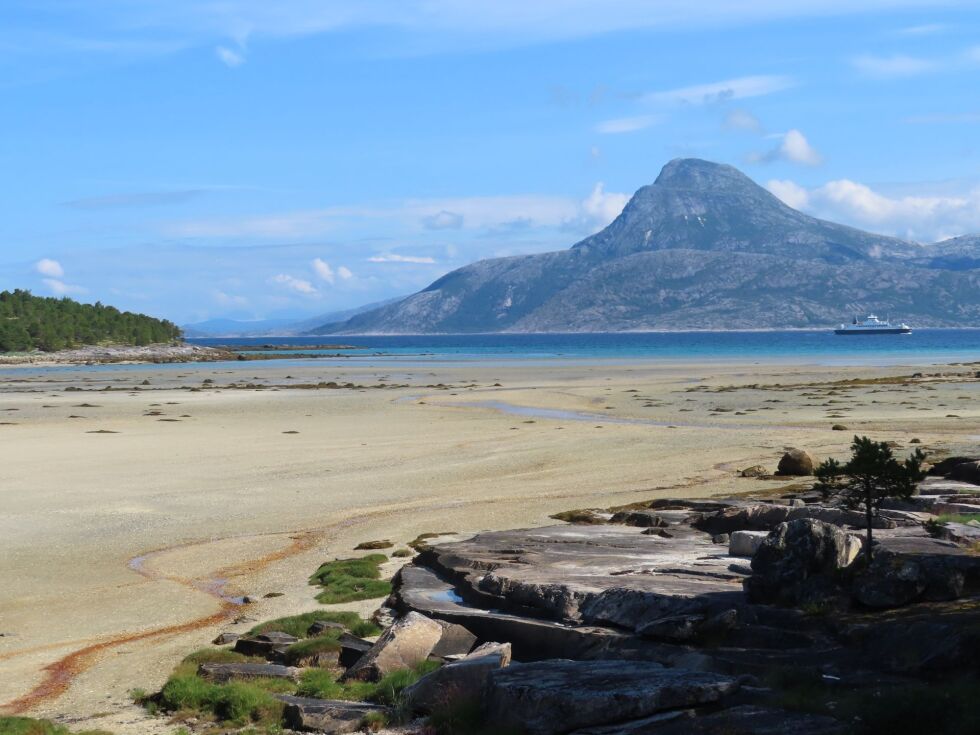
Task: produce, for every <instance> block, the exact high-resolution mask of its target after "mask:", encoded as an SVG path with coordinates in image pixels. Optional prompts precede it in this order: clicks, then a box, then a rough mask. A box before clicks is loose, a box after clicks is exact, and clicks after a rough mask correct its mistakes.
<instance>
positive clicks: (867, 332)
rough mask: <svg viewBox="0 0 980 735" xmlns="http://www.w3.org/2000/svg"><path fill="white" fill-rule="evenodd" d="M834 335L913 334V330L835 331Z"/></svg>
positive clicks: (894, 328)
mask: <svg viewBox="0 0 980 735" xmlns="http://www.w3.org/2000/svg"><path fill="white" fill-rule="evenodd" d="M834 334H848V335H850V334H912V330H911V329H908V328H907V327H906V328H904V329H903V328H902V327H885V328H882V329H877V328H874V329H835V330H834Z"/></svg>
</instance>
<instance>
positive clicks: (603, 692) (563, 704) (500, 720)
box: [486, 661, 738, 735]
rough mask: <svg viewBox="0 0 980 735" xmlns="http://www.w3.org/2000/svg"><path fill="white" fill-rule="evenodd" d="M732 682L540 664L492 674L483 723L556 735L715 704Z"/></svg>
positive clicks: (679, 673)
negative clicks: (671, 710)
mask: <svg viewBox="0 0 980 735" xmlns="http://www.w3.org/2000/svg"><path fill="white" fill-rule="evenodd" d="M737 689H738V682H737V680H736V679H735V678H733V677H727V676H721V675H718V674H711V673H704V672H696V671H684V670H676V669H667V668H664V667H662V666H659V665H657V664H653V663H649V662H644V661H545V662H538V663H529V664H513V665H511V666H508V667H507V668H505V669H498V670H495V671H493V672H491V674H490V676H489V683H488V685H487V693H486V712H487V721H488V722H492V723H494V724H495V725H497V726H500V727H514V728H521V729H523V730H524V731H526V732H527V733H529V735H558V734H559V733H568V732H572V731H574V730H577V729H581V728H585V727H592V726H595V725H605V724H609V723H617V722H626V721H629V720H635V719H639V718H642V717H647V716H649V715H652V714H655V713H657V712H662V711H664V710H670V709H677V708H681V707H692V706H697V705H703V704H708V703H712V702H717V701H718V700H720V699H722V698H723V697H725V696H726V695H729V694H731V693H733V692H735V691H736V690H737Z"/></svg>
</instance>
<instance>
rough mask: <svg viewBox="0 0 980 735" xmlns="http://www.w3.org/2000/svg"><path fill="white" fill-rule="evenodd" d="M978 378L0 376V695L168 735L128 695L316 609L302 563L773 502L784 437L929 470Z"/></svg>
mask: <svg viewBox="0 0 980 735" xmlns="http://www.w3.org/2000/svg"><path fill="white" fill-rule="evenodd" d="M976 371H977V367H976V366H966V365H951V366H936V365H933V366H901V365H896V366H890V367H868V366H863V367H829V366H808V365H791V364H787V363H784V362H780V363H772V364H750V363H738V362H728V363H722V362H712V363H711V364H708V365H704V364H702V365H698V364H690V363H683V362H672V363H656V362H652V361H616V362H615V363H608V364H603V363H600V362H592V363H578V364H572V363H563V362H562V361H560V360H554V361H541V362H537V363H535V364H523V363H520V362H514V363H511V364H501V363H496V364H481V363H471V364H466V365H453V364H435V365H426V366H406V365H399V364H391V365H368V366H359V365H351V364H345V363H343V362H340V363H333V362H329V361H325V360H319V361H316V362H310V363H307V364H302V365H299V366H297V365H296V364H294V363H290V364H288V365H287V364H285V363H280V362H264V363H247V364H242V365H229V364H207V363H198V364H188V365H180V366H178V365H169V366H159V365H141V366H125V367H122V366H112V365H108V366H101V367H100V368H99V369H98V370H92V369H86V368H84V367H79V368H73V367H64V368H58V369H57V370H44V369H41V368H38V369H36V370H34V369H32V368H26V369H25V368H19V369H16V370H12V369H0V460H2V465H3V476H4V477H3V481H2V483H0V579H3V580H4V594H3V596H2V597H0V634H3V635H2V637H0V705H2V706H4V707H5V708H6V709H7V710H8V711H18V712H24V713H29V714H32V715H38V716H47V717H57V718H59V719H64V718H65V717H71V719H72V721H75V722H79V723H80V724H81V725H84V726H85V727H89V728H94V727H100V728H104V729H106V730H110V731H112V732H115V733H154V732H161V733H163V732H170V731H171V730H172V728H171V727H169V726H166V725H165V723H163V722H162V721H160V720H154V719H151V718H148V716H147V715H146V714H145V712H144V711H143V710H142V709H141V708H139V707H137V706H136V705H134V704H132V699H131V697H130V695H129V692H130V690H132V689H134V688H143V689H146V690H154V689H156V688H158V687H159V686H160V685H161V683H162V682H163V681H164V679H165V678H166V676H167V675H168V673H169V672H170V671H171V669H172V668H173V666H174V665H175V664H176V663H177V662H178V661H179V660H181V659H182V658H183V657H184V656H185V655H186V654H187V653H188V652H189V651H191V650H194V649H196V648H199V647H201V646H202V645H204V644H206V643H207V642H209V641H210V640H211V639H212V638H214V637H215V635H217V633H218V632H220V631H224V630H237V629H241V630H247V629H248V628H249V627H250V626H251V625H253V624H254V622H253V621H255V620H266V619H270V618H274V617H280V616H284V615H291V614H296V613H301V612H306V611H308V610H310V609H312V608H313V607H315V605H316V603H315V601H314V597H315V594H316V589H315V588H313V587H311V586H309V585H308V584H307V579H308V577H309V575H310V574H311V573H312V571H313V570H315V569H316V568H317V567H318V566H319V565H320V564H321V563H322V562H324V561H327V560H329V559H333V558H335V557H342V556H349V555H352V554H353V553H354V552H353V549H354V547H355V546H357V545H358V544H360V543H362V542H364V541H369V540H373V539H390V540H391V541H392V542H394V543H395V544H396V545H397V546H398V547H403V546H404V545H405V544H407V543H408V542H409V541H411V540H412V539H415V538H416V537H418V536H419V535H420V534H424V533H431V532H442V531H448V530H452V531H455V532H456V533H457V534H459V535H472V534H474V533H477V532H479V531H484V530H499V529H506V528H513V527H528V526H535V525H545V524H551V523H553V522H554V521H553V520H551V519H549V517H548V516H549V515H550V514H553V513H556V512H561V511H565V510H568V509H569V508H589V507H609V506H614V505H622V504H628V503H631V502H633V501H637V500H647V499H651V498H656V497H672V496H683V497H688V498H695V497H706V496H712V495H720V494H725V495H732V494H739V493H746V492H754V491H757V492H763V491H768V490H771V489H772V488H774V487H778V485H779V483H780V482H781V481H779V480H775V481H774V480H771V479H763V478H744V477H741V476H739V471H740V470H741V469H744V468H747V467H750V466H753V465H763V466H766V467H768V468H770V469H773V468H774V467H775V463H776V461H777V460H778V459H779V457H780V456H781V455H782V453H783V452H784V451H785V450H786V449H787V448H788V447H801V448H805V449H807V450H808V451H810V452H812V453H813V454H814V455H816V456H818V457H820V458H823V457H829V456H835V457H843V456H844V455H846V454H847V451H848V445H849V444H850V441H851V439H852V436H853V435H854V434H855V433H858V434H867V435H869V436H872V437H874V438H875V439H877V440H888V441H893V442H895V443H896V444H897V445H898V447H899V448H898V449H896V451H897V452H899V453H900V452H901V451H902V449H904V448H908V447H909V446H910V441H911V440H912V439H913V438H914V439H918V440H919V442H921V444H919V446H923V447H925V448H926V449H927V451H930V452H932V453H933V454H934V455H941V454H944V453H957V452H962V451H968V450H969V449H970V448H972V449H973V450H974V451H975V450H976V447H977V445H978V444H980V378H978V377H977V372H976ZM835 425H836V426H843V427H846V428H845V429H843V430H841V429H836V430H835V429H834V428H833V427H834V426H835ZM787 484H789V482H788V481H787ZM396 561H397V560H396ZM394 568H395V566H394V564H390V565H389V568H388V569H387V570H386V571H388V572H391V571H393V570H394ZM279 593H281V594H279ZM267 594H275V595H276V596H273V597H265V595H267ZM244 596H249V597H250V598H253V599H254V600H255V602H253V603H252V604H242V598H243V597H244ZM375 606H376V602H366V603H352V604H348V605H345V606H340V607H341V608H346V609H352V610H359V611H369V610H370V609H373V607H375ZM236 620H238V621H239V622H237V623H236V622H235V621H236Z"/></svg>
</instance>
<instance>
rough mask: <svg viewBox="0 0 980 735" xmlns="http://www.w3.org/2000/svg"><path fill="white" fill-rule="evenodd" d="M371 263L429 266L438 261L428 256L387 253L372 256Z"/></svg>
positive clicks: (369, 259) (369, 260)
mask: <svg viewBox="0 0 980 735" xmlns="http://www.w3.org/2000/svg"><path fill="white" fill-rule="evenodd" d="M368 262H369V263H415V264H423V263H424V264H429V263H435V262H436V261H435V260H434V259H432V258H430V257H428V256H421V255H397V254H395V253H387V254H385V255H372V256H371V257H370V258H368Z"/></svg>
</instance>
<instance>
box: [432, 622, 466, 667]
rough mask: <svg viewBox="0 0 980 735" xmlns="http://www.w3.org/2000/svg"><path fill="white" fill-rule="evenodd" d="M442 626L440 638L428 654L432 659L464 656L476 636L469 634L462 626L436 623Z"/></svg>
mask: <svg viewBox="0 0 980 735" xmlns="http://www.w3.org/2000/svg"><path fill="white" fill-rule="evenodd" d="M436 622H437V623H438V624H439V625H440V626H442V637H441V638H440V639H439V642H438V643H437V644H436V646H435V648H433V649H432V652H431V653H430V654H429V655H430V656H432V657H433V658H445V657H446V656H459V655H464V656H465V655H466V654H467V653H469V652H470V651H471V650H472V649H473V646H474V644H475V643H476V636H475V635H473V634H472V633H470V631H468V630H467V629H466V628H464V627H463V626H462V625H457V624H456V623H447V622H446V621H444V620H437V621H436Z"/></svg>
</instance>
